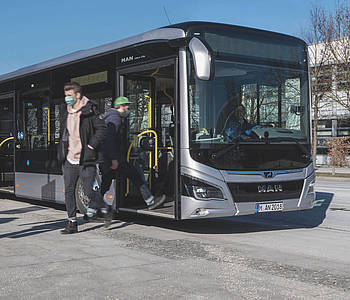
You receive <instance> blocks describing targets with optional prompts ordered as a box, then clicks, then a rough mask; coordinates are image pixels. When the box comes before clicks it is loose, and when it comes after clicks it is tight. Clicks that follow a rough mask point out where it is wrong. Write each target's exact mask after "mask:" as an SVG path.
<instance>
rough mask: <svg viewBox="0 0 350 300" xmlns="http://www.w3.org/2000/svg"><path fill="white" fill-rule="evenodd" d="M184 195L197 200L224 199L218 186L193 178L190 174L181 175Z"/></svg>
mask: <svg viewBox="0 0 350 300" xmlns="http://www.w3.org/2000/svg"><path fill="white" fill-rule="evenodd" d="M182 179H183V184H184V189H185V191H184V192H185V194H186V196H189V197H193V198H195V199H197V200H220V201H222V200H225V198H224V195H223V193H222V191H221V189H220V188H218V187H216V186H214V185H212V184H210V183H207V182H203V181H201V180H199V179H195V178H193V177H190V176H182Z"/></svg>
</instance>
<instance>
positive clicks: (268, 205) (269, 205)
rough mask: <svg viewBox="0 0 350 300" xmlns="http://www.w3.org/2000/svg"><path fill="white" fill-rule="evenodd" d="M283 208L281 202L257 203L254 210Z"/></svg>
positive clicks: (277, 209)
mask: <svg viewBox="0 0 350 300" xmlns="http://www.w3.org/2000/svg"><path fill="white" fill-rule="evenodd" d="M281 210H283V202H274V203H258V204H257V205H256V212H257V213H260V212H268V211H281Z"/></svg>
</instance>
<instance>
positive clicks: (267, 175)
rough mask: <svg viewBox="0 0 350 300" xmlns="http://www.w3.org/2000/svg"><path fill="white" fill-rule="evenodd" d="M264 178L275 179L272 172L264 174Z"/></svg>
mask: <svg viewBox="0 0 350 300" xmlns="http://www.w3.org/2000/svg"><path fill="white" fill-rule="evenodd" d="M264 177H265V178H273V177H275V174H274V173H273V172H264Z"/></svg>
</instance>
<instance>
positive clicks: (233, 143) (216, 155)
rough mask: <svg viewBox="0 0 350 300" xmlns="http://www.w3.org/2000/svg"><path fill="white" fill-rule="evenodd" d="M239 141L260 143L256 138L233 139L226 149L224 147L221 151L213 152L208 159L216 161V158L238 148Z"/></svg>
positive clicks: (240, 137)
mask: <svg viewBox="0 0 350 300" xmlns="http://www.w3.org/2000/svg"><path fill="white" fill-rule="evenodd" d="M240 141H243V142H246V141H247V142H251V141H254V142H257V141H258V142H260V139H257V138H252V137H248V138H247V139H244V138H242V135H241V136H239V137H237V138H235V139H233V140H232V141H231V142H230V144H228V145H227V147H224V148H223V149H221V150H219V151H217V152H213V153H212V154H211V155H210V158H211V159H217V158H220V157H221V156H223V155H225V154H226V153H227V152H229V151H230V150H232V149H233V148H234V147H236V146H237V147H239V142H240Z"/></svg>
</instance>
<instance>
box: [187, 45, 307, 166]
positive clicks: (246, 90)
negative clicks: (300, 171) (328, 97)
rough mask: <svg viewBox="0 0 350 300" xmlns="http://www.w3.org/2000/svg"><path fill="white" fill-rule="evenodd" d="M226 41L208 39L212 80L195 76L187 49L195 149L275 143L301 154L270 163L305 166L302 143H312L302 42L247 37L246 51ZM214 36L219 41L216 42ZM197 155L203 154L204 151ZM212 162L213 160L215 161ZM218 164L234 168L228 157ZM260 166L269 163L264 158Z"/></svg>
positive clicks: (190, 124) (192, 144) (190, 111)
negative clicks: (269, 42)
mask: <svg viewBox="0 0 350 300" xmlns="http://www.w3.org/2000/svg"><path fill="white" fill-rule="evenodd" d="M224 40H225V39H216V40H215V39H213V40H210V42H211V43H209V45H210V46H211V48H212V49H213V50H214V53H215V63H214V67H215V68H214V69H215V71H214V72H215V73H214V74H215V75H214V77H213V79H212V80H208V81H205V80H200V79H198V78H197V77H196V74H195V69H194V63H193V60H192V57H191V55H190V53H188V59H189V68H188V70H189V76H188V78H189V79H188V80H189V85H188V91H189V126H190V128H189V130H190V135H189V136H190V147H191V149H192V150H193V149H197V150H198V149H212V150H213V151H214V152H211V154H213V153H218V152H219V153H220V152H222V151H221V150H222V149H225V145H237V144H239V145H242V146H243V145H255V146H257V145H259V147H260V149H264V148H263V147H265V149H268V148H269V150H268V151H270V148H271V146H273V145H287V146H289V147H290V148H293V147H294V148H295V149H296V152H298V153H299V154H300V157H299V158H295V159H292V161H290V162H289V163H287V164H285V165H284V166H282V165H281V164H279V167H277V166H273V165H271V164H270V165H269V167H271V168H281V167H282V168H283V167H286V168H288V167H303V166H305V163H301V164H298V163H297V164H295V162H296V161H299V162H300V160H303V159H302V158H301V156H303V155H304V156H305V153H306V152H307V151H302V148H301V147H300V144H304V145H305V144H306V145H308V146H309V144H310V132H309V130H310V128H309V122H310V119H309V112H310V107H309V91H308V75H307V67H306V65H305V61H306V57H303V55H302V53H303V51H302V48H303V45H302V44H301V43H300V42H299V45H294V46H285V45H283V44H281V45H280V46H279V45H278V44H274V45H268V46H266V43H265V42H264V41H262V42H261V45H260V47H259V41H254V43H253V42H252V41H249V40H248V39H247V40H246V45H247V46H251V47H250V48H249V49H247V51H246V56H244V51H243V46H242V42H241V45H240V46H237V45H235V46H234V47H235V49H229V45H230V40H229V39H228V42H227V43H224ZM215 41H218V42H217V43H216V44H215ZM207 42H208V39H207ZM281 43H283V41H282V42H281ZM221 44H222V45H225V48H224V49H221V48H220V47H221ZM232 45H234V44H232ZM282 46H283V47H282ZM215 47H216V48H215ZM232 47H233V46H232ZM220 50H222V51H220ZM259 52H260V53H261V57H259ZM231 148H232V149H234V147H231ZM231 148H229V149H231ZM304 148H305V147H304ZM215 149H216V150H215ZM247 149H248V148H247ZM276 149H277V148H276ZM280 150H281V148H279V150H278V151H279V152H280ZM215 151H216V152H215ZM222 153H225V150H224V151H223V152H222ZM271 153H272V152H271ZM208 155H209V154H208ZM194 156H196V155H194ZM199 156H201V157H205V155H203V153H202V154H201V155H199ZM266 159H268V160H270V159H271V158H266ZM281 159H282V160H284V158H281ZM200 160H201V159H200ZM208 161H209V160H208ZM307 161H308V162H309V157H308V159H307ZM304 162H306V161H305V160H304ZM237 163H238V162H236V163H235V164H233V165H232V164H231V167H235V166H237ZM242 163H243V160H241V161H240V163H238V165H240V167H239V168H240V169H244V168H245V167H244V166H243V165H242ZM209 164H214V165H215V163H213V161H211V163H209ZM243 164H244V163H243ZM220 165H222V166H221V167H224V168H230V164H229V163H228V162H227V160H226V161H223V162H222V164H220ZM261 165H265V164H264V163H263V162H261Z"/></svg>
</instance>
